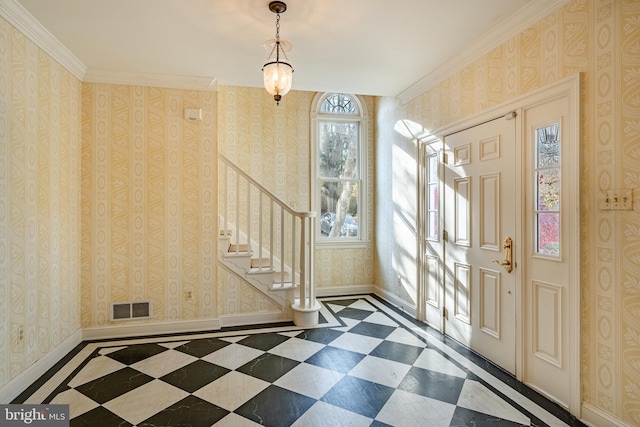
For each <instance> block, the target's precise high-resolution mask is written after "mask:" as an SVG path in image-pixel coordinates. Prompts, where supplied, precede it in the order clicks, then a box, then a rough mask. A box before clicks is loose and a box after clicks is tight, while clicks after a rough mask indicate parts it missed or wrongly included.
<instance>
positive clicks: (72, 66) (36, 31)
mask: <svg viewBox="0 0 640 427" xmlns="http://www.w3.org/2000/svg"><path fill="white" fill-rule="evenodd" d="M0 16H1V17H3V18H4V19H5V20H6V21H7V22H9V24H11V25H13V26H14V27H15V28H16V29H17V30H18V31H20V32H21V33H22V34H24V35H25V37H27V38H28V39H29V40H31V41H32V42H33V43H34V44H35V45H36V46H38V47H39V48H40V49H42V50H43V51H44V52H45V53H46V54H47V55H49V56H50V57H51V58H52V59H53V60H54V61H56V62H58V63H59V64H60V65H61V66H63V67H64V68H65V69H66V70H68V71H69V72H70V73H71V74H73V75H74V76H75V77H76V78H78V80H80V81H83V82H92V83H111V84H127V85H141V86H158V87H167V88H175V89H192V90H213V91H215V90H217V84H216V80H215V79H213V78H211V77H197V76H196V77H194V76H177V75H175V76H174V75H162V74H153V73H126V72H119V71H104V70H88V68H87V66H86V65H85V64H84V63H83V62H82V61H80V60H79V59H78V58H77V57H76V56H75V55H74V54H73V53H71V51H70V50H69V49H67V48H66V47H65V46H64V45H63V44H62V43H61V42H60V41H59V40H58V39H57V38H56V37H55V36H54V35H53V34H51V33H50V32H49V30H47V29H46V28H45V27H44V26H43V25H42V24H41V23H40V22H39V21H38V20H37V19H35V18H34V17H33V15H31V14H30V13H29V12H28V11H27V10H26V9H25V8H24V7H22V5H21V4H20V3H18V2H17V1H16V0H0Z"/></svg>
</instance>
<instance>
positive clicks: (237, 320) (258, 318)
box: [219, 311, 293, 328]
mask: <svg viewBox="0 0 640 427" xmlns="http://www.w3.org/2000/svg"><path fill="white" fill-rule="evenodd" d="M292 320H293V317H292V314H291V313H290V312H286V311H276V312H273V313H248V314H227V315H224V316H220V319H219V321H220V326H221V327H223V328H230V327H234V326H248V325H262V324H267V323H279V322H291V321H292Z"/></svg>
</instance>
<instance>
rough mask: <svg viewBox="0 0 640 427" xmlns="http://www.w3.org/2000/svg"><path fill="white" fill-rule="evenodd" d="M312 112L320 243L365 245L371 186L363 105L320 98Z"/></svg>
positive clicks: (339, 96)
mask: <svg viewBox="0 0 640 427" xmlns="http://www.w3.org/2000/svg"><path fill="white" fill-rule="evenodd" d="M313 110H314V112H313V129H314V134H313V136H314V137H313V138H312V142H313V151H312V152H313V153H314V155H313V173H314V177H315V185H314V191H313V198H314V200H313V205H314V210H315V211H316V212H318V227H317V228H318V234H317V237H318V240H317V241H318V242H319V243H323V242H324V243H342V242H346V243H348V242H351V243H353V242H354V241H360V240H363V239H364V234H365V233H364V229H365V227H364V225H365V224H366V223H365V222H364V218H365V216H366V214H365V212H364V207H365V206H366V204H365V202H364V197H365V193H366V191H365V189H366V185H365V183H364V176H365V173H364V170H363V162H362V158H361V156H362V153H365V152H366V151H365V150H364V149H363V135H362V130H361V125H362V120H363V111H362V104H361V103H360V101H359V100H358V98H357V97H356V96H354V95H349V94H343V93H327V94H323V95H319V96H318V97H316V100H315V104H314V109H313Z"/></svg>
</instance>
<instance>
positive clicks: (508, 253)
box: [493, 237, 513, 273]
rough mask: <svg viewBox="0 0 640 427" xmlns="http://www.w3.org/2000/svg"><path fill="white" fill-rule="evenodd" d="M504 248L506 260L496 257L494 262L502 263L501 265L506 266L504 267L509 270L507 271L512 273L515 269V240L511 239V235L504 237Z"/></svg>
mask: <svg viewBox="0 0 640 427" xmlns="http://www.w3.org/2000/svg"><path fill="white" fill-rule="evenodd" d="M502 248H503V249H504V261H500V260H499V259H494V260H493V262H495V263H496V264H500V265H501V266H503V267H504V269H505V270H506V271H507V273H511V271H513V263H512V262H513V261H512V260H513V258H512V255H513V253H512V251H513V240H511V237H507V238H506V239H504V244H503V245H502Z"/></svg>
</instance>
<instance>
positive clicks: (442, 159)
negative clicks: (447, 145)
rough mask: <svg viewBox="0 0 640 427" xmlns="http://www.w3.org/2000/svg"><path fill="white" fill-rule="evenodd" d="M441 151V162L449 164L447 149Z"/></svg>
mask: <svg viewBox="0 0 640 427" xmlns="http://www.w3.org/2000/svg"><path fill="white" fill-rule="evenodd" d="M440 153H441V155H440V162H442V164H443V165H446V164H447V160H448V158H447V152H446V151H441V152H440Z"/></svg>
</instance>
